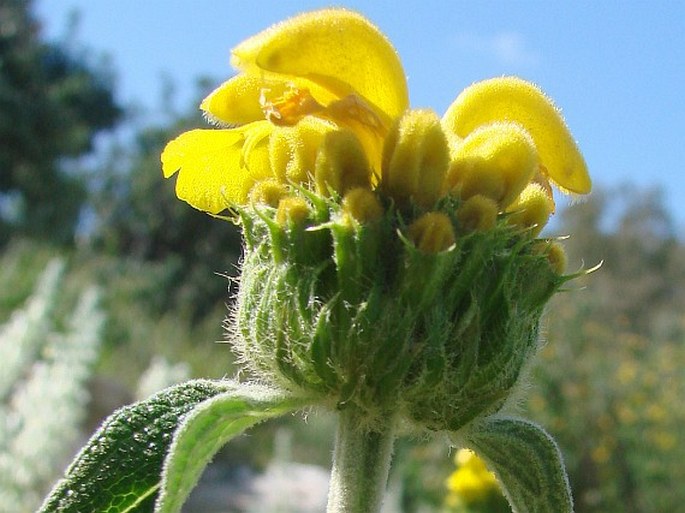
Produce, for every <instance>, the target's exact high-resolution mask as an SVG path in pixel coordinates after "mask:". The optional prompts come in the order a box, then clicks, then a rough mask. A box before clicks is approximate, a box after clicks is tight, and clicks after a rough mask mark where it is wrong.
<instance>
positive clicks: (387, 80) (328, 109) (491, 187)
mask: <svg viewBox="0 0 685 513" xmlns="http://www.w3.org/2000/svg"><path fill="white" fill-rule="evenodd" d="M231 62H232V64H233V66H235V67H236V68H237V69H238V70H239V74H238V75H236V76H235V77H234V78H232V79H230V80H228V81H227V82H225V83H223V84H222V85H221V86H219V87H218V88H217V89H216V90H215V91H213V92H212V93H211V94H210V95H209V96H207V98H205V99H204V101H203V102H202V104H201V108H202V110H204V112H205V113H206V115H207V117H208V118H209V119H210V120H211V121H213V122H215V123H217V124H219V125H222V126H224V127H225V128H217V129H205V130H192V131H190V132H187V133H184V134H182V135H181V136H179V137H178V138H177V139H175V140H173V141H171V142H170V143H169V144H168V145H167V147H166V149H165V150H164V152H163V154H162V167H163V172H164V176H165V177H167V178H168V177H170V176H172V175H174V174H176V173H177V172H178V180H177V184H176V192H177V195H178V197H179V198H181V199H183V200H185V201H186V202H188V203H190V204H191V205H192V206H194V207H196V208H198V209H200V210H204V211H206V212H209V213H211V214H218V213H220V212H222V211H223V210H225V209H227V208H230V207H231V206H236V205H245V204H247V203H249V202H250V201H255V199H259V198H261V197H263V194H261V192H263V191H261V189H260V193H259V194H251V191H252V189H253V188H254V187H255V186H256V185H258V184H260V183H261V182H264V181H267V182H269V183H270V184H273V183H276V184H281V185H283V186H290V185H297V184H305V186H306V187H307V188H309V189H311V190H315V191H316V192H317V193H318V194H320V195H322V196H326V195H328V194H329V193H331V192H334V193H338V194H340V195H341V196H342V195H344V193H345V191H346V190H348V189H350V188H351V187H358V186H363V187H367V188H369V189H370V190H376V189H378V190H379V191H381V193H382V194H384V195H386V196H388V197H390V198H392V200H394V201H396V202H399V203H400V204H401V205H406V204H408V202H414V203H416V204H418V205H419V206H420V208H421V209H423V211H424V212H428V211H430V210H431V209H432V208H433V206H434V204H435V202H436V201H437V200H439V199H440V197H441V196H444V195H455V196H460V197H461V198H462V199H463V200H468V199H469V198H470V197H472V196H475V195H480V196H483V197H485V198H490V199H491V200H492V201H494V202H495V205H496V209H497V212H505V211H506V210H507V207H508V206H509V205H511V204H516V205H522V204H523V203H522V202H521V201H518V202H517V199H518V198H519V195H520V194H521V193H522V192H523V191H524V189H526V187H527V186H528V185H529V184H531V183H536V184H539V187H538V189H536V190H539V191H545V192H546V193H547V194H548V195H549V197H550V209H549V210H550V212H551V211H552V210H553V203H551V192H550V188H549V182H552V183H555V184H556V185H558V186H559V187H560V188H561V189H562V190H563V191H565V192H573V193H578V194H584V193H587V192H589V190H590V187H591V183H590V179H589V176H588V173H587V169H586V166H585V163H584V161H583V158H582V156H581V155H580V153H579V151H578V148H577V147H576V144H575V142H574V141H573V138H572V137H571V134H570V132H569V131H568V129H567V128H566V125H565V123H564V121H563V119H562V118H561V116H560V114H559V112H558V110H557V109H556V107H555V106H554V105H553V104H552V103H551V101H550V100H549V99H548V98H547V97H546V96H545V95H544V94H543V93H542V92H541V91H540V90H539V89H538V88H537V87H535V86H533V85H532V84H530V83H528V82H525V81H523V80H521V79H518V78H513V77H504V78H495V79H492V80H486V81H484V82H480V83H476V84H474V85H472V86H470V87H469V88H467V89H466V90H465V91H464V92H463V93H462V94H461V95H459V97H458V98H457V99H456V100H455V102H454V103H453V104H452V106H451V107H450V108H449V109H448V111H447V113H446V114H445V116H444V117H443V118H442V120H440V118H438V116H437V115H435V114H434V113H432V112H431V111H412V110H408V108H409V102H408V93H407V84H406V79H405V75H404V71H403V69H402V65H401V63H400V60H399V58H398V56H397V53H396V51H395V50H394V48H393V47H392V45H391V44H390V43H389V41H388V40H387V39H386V38H385V36H384V35H383V34H382V33H381V32H380V31H379V30H378V28H376V27H375V26H374V25H372V24H371V23H370V22H369V21H368V20H366V19H365V18H364V17H362V16H361V15H359V14H357V13H354V12H351V11H348V10H344V9H324V10H319V11H314V12H311V13H306V14H302V15H300V16H296V17H294V18H292V19H289V20H286V21H284V22H282V23H280V24H277V25H275V26H274V27H272V28H270V29H268V30H265V31H263V32H261V33H259V34H257V35H255V36H253V37H251V38H249V39H247V40H246V41H244V42H243V43H241V44H239V45H238V46H237V47H236V48H235V49H234V50H233V52H232V59H231ZM339 132H341V133H343V134H344V135H341V136H337V135H336V134H337V133H339ZM348 147H349V151H347V148H348ZM348 154H349V155H348ZM336 159H338V160H336ZM350 166H353V167H355V169H351V167H350ZM356 168H359V169H356ZM338 174H339V175H340V176H338ZM270 187H272V185H270ZM540 212H542V211H541V210H540V209H539V208H537V209H536V211H535V212H534V213H533V212H531V213H526V212H522V211H521V209H520V208H519V209H518V210H517V215H519V216H523V217H531V218H533V217H534V218H535V223H536V226H537V227H538V229H541V228H542V226H543V225H544V224H545V222H546V217H545V215H544V212H542V214H543V215H539V214H540ZM466 217H468V216H466ZM538 218H540V219H538Z"/></svg>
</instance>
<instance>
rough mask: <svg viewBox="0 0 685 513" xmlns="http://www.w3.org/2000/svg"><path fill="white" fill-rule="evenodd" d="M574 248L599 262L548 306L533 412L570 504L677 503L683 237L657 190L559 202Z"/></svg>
mask: <svg viewBox="0 0 685 513" xmlns="http://www.w3.org/2000/svg"><path fill="white" fill-rule="evenodd" d="M563 229H564V230H567V231H568V233H573V236H572V237H571V239H569V240H568V241H567V243H566V245H567V247H568V249H569V254H570V255H571V257H572V259H574V260H576V262H579V259H580V258H581V257H582V258H584V259H585V261H586V262H588V263H589V264H590V265H592V264H594V263H596V262H598V261H603V265H602V267H601V268H600V269H599V270H598V271H597V272H595V273H593V274H591V275H589V276H586V277H585V278H583V279H582V280H581V281H580V282H578V283H575V287H574V285H573V284H571V287H572V288H580V286H581V285H582V286H583V290H573V291H571V292H568V293H565V294H561V295H559V296H558V297H557V298H556V300H555V301H554V304H553V305H551V307H550V315H549V316H548V326H547V337H546V338H547V345H546V347H545V348H544V350H543V351H542V353H541V355H540V358H539V364H538V365H537V367H536V369H535V371H534V374H533V377H534V383H535V388H534V390H533V394H532V396H531V398H530V401H529V409H530V411H531V413H532V414H533V415H534V417H536V418H537V419H538V420H539V421H540V422H541V423H542V424H544V425H545V426H547V428H548V429H549V430H550V431H551V432H552V434H553V435H554V437H555V438H556V439H557V441H558V442H559V444H560V446H561V448H562V452H563V453H564V454H565V456H566V460H567V464H568V467H569V474H570V479H571V484H572V486H573V488H574V494H575V498H576V503H577V504H576V509H577V511H578V513H583V512H593V513H594V512H606V511H616V512H618V511H622V512H628V513H642V512H668V511H681V510H682V504H683V503H685V489H684V488H683V487H682V486H680V484H679V483H682V482H683V480H684V479H685V466H683V463H682V462H683V461H685V431H683V429H682V426H683V424H684V423H685V403H683V400H682V398H683V397H684V396H685V370H684V369H685V318H684V317H683V312H685V247H683V244H682V241H680V240H679V239H678V238H677V236H676V233H675V228H674V225H673V222H672V221H671V219H670V217H669V216H668V213H667V212H666V211H665V209H664V207H663V201H662V198H661V195H660V193H659V192H658V191H644V190H639V189H635V188H629V187H624V188H622V189H618V190H614V191H604V192H603V193H599V194H595V195H594V196H593V197H592V198H591V199H590V201H589V203H587V204H583V205H579V206H575V207H573V208H570V209H568V210H567V211H566V214H565V216H564V219H563Z"/></svg>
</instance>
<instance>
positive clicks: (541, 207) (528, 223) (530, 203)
mask: <svg viewBox="0 0 685 513" xmlns="http://www.w3.org/2000/svg"><path fill="white" fill-rule="evenodd" d="M507 212H509V213H510V214H509V217H508V221H509V222H510V223H511V224H514V225H518V226H522V227H525V228H531V233H532V234H533V236H537V235H538V234H539V233H540V232H541V231H542V228H544V226H545V225H546V224H547V221H548V220H549V216H550V215H551V214H552V212H554V201H553V200H552V198H551V197H550V196H549V194H548V192H547V191H546V190H545V189H544V188H543V187H542V186H541V185H540V184H538V183H531V184H529V185H528V186H527V187H526V188H525V189H524V190H523V192H522V193H521V194H520V196H519V197H518V198H516V201H514V202H513V203H512V204H511V205H509V208H507Z"/></svg>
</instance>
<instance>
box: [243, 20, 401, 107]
mask: <svg viewBox="0 0 685 513" xmlns="http://www.w3.org/2000/svg"><path fill="white" fill-rule="evenodd" d="M231 64H233V66H235V67H236V68H237V69H239V70H240V71H241V72H243V73H244V74H246V75H248V76H249V75H252V76H259V77H260V78H262V79H271V80H275V81H283V82H286V83H287V82H290V83H294V84H295V85H296V86H298V87H300V88H304V89H309V90H310V92H311V94H312V96H313V97H314V99H315V100H316V101H318V102H319V103H321V104H323V105H327V104H329V103H330V102H331V100H334V99H341V98H344V97H346V96H348V95H356V96H358V97H359V98H361V99H363V100H364V101H365V102H366V103H367V104H368V105H369V106H370V107H371V108H372V109H373V110H374V112H375V113H376V114H378V115H379V117H386V118H387V120H392V119H394V118H396V117H397V116H399V115H401V114H402V113H403V112H404V111H405V110H406V109H407V107H408V106H409V99H408V98H409V97H408V92H407V84H406V80H405V74H404V70H403V68H402V64H401V62H400V60H399V57H398V56H397V53H396V51H395V49H394V48H393V47H392V45H391V44H390V42H389V41H388V40H387V39H386V38H385V36H384V35H383V34H382V33H381V32H380V31H379V30H378V29H377V28H376V27H374V26H373V25H371V24H370V23H369V22H368V21H367V20H366V19H365V18H364V17H362V16H361V15H359V14H357V13H355V12H352V11H347V10H342V9H325V10H320V11H314V12H311V13H306V14H302V15H300V16H297V17H295V18H292V19H290V20H287V21H284V22H282V23H280V24H278V25H276V26H274V27H272V28H270V29H267V30H266V31H264V32H261V33H260V34H257V35H256V36H253V37H251V38H249V39H247V40H246V41H244V42H243V43H241V44H240V45H238V46H237V47H236V48H235V49H234V50H233V52H232V59H231ZM254 99H255V98H253V101H254ZM255 120H256V119H255Z"/></svg>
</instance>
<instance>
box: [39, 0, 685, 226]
mask: <svg viewBox="0 0 685 513" xmlns="http://www.w3.org/2000/svg"><path fill="white" fill-rule="evenodd" d="M329 5H331V4H330V3H326V2H315V1H298V2H294V1H287V0H266V1H261V2H256V1H229V0H114V1H113V0H35V7H36V13H37V15H38V17H39V19H40V20H41V22H42V24H43V28H44V30H45V34H46V35H47V36H48V37H50V38H59V37H61V36H62V35H63V34H64V32H65V27H66V26H67V20H68V17H69V13H70V12H72V11H74V10H78V11H79V12H80V15H81V19H80V25H79V32H78V40H79V42H80V43H82V44H83V45H85V46H87V47H89V48H90V49H92V50H93V51H94V52H95V53H104V54H107V55H109V57H110V58H111V61H112V66H113V68H114V70H115V71H116V75H117V82H116V84H117V90H118V92H119V98H120V99H121V100H122V101H124V102H126V103H135V104H138V105H140V106H143V107H145V108H146V109H148V111H149V112H150V113H151V115H152V114H153V113H154V109H156V108H158V107H159V105H160V94H161V90H162V83H163V80H162V77H164V76H168V77H170V78H172V79H173V81H174V82H175V84H176V86H177V92H178V105H179V107H181V108H184V107H185V105H184V102H185V103H186V104H187V102H189V101H190V99H191V98H192V96H193V94H192V93H193V90H194V83H195V79H196V78H197V77H198V76H211V77H216V79H217V81H221V80H223V79H225V78H228V77H229V76H230V75H231V73H232V70H231V68H230V65H229V62H228V60H229V52H230V49H231V48H232V47H233V46H235V45H236V44H237V43H239V42H240V41H242V40H243V39H244V38H246V37H248V36H250V35H252V34H254V33H256V32H258V31H260V30H262V29H263V28H266V27H267V26H269V25H271V24H273V23H275V22H277V21H280V20H282V19H284V18H286V17H288V16H291V15H293V14H296V13H298V12H302V11H305V10H310V9H315V8H320V7H325V6H329ZM335 5H342V6H345V7H349V8H352V9H356V10H358V11H361V12H362V13H364V14H365V15H366V16H367V17H369V18H370V19H371V20H372V21H373V22H374V23H375V24H376V25H378V26H379V27H380V29H381V30H382V31H383V32H384V33H385V34H386V35H387V36H388V37H389V38H390V40H391V41H392V42H393V44H394V45H395V47H396V49H397V51H398V53H399V54H400V57H401V59H402V62H403V64H404V67H405V71H406V74H407V77H408V82H409V89H410V96H411V101H412V105H413V106H415V107H431V108H433V109H435V110H436V111H438V112H439V113H441V112H443V111H444V110H445V109H446V108H447V107H448V106H449V104H450V103H451V101H452V100H453V99H454V98H455V97H456V95H457V94H458V93H459V92H460V91H461V90H462V89H463V88H464V87H466V86H467V85H469V84H471V83H472V82H475V81H478V80H482V79H485V78H489V77H492V76H498V75H503V74H516V75H519V76H521V77H523V78H525V79H528V80H531V81H533V82H535V83H537V84H538V85H540V86H541V87H542V88H543V89H544V90H545V91H546V92H547V93H548V94H549V95H550V96H551V97H552V98H553V99H554V100H555V102H556V103H557V105H558V106H559V107H561V109H562V110H563V113H564V115H565V117H566V120H567V122H568V125H569V126H570V128H571V130H572V132H573V134H574V136H575V138H576V139H577V140H578V143H579V145H580V147H581V149H582V151H583V153H584V155H585V158H586V160H587V162H588V166H589V167H590V171H591V174H592V176H593V179H594V181H595V183H597V184H601V185H606V186H612V185H617V184H619V183H622V182H625V181H628V182H631V183H634V184H638V185H640V186H651V185H658V186H661V187H663V188H664V190H665V195H666V200H667V204H668V206H669V208H670V209H671V212H672V213H673V214H674V216H675V217H676V219H677V221H678V224H679V225H680V226H685V202H684V201H683V199H684V198H685V179H683V178H684V177H685V169H683V166H684V165H685V129H684V128H685V127H684V125H685V100H684V99H683V97H682V96H683V93H684V92H685V2H682V1H675V0H674V1H672V2H666V1H653V2H650V1H647V0H644V1H632V2H631V1H573V2H571V1H568V2H553V1H547V2H542V1H539V2H533V1H527V2H523V1H517V2H516V1H475V0H469V1H444V2H438V1H430V0H423V1H421V2H416V1H414V2H409V1H404V0H399V1H387V2H386V1H377V2H360V1H349V2H345V3H338V4H335Z"/></svg>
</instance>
